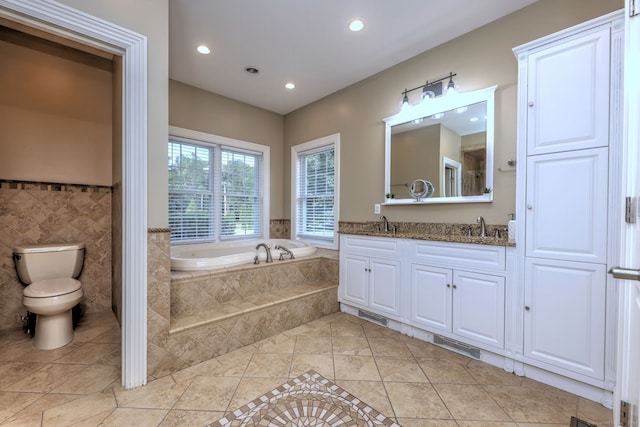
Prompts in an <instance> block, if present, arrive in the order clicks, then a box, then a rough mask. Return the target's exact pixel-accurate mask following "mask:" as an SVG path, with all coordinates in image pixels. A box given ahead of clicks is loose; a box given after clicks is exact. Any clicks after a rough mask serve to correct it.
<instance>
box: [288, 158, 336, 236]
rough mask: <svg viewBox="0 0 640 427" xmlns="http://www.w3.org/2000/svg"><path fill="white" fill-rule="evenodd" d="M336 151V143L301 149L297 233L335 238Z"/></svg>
mask: <svg viewBox="0 0 640 427" xmlns="http://www.w3.org/2000/svg"><path fill="white" fill-rule="evenodd" d="M334 155H335V150H334V148H333V146H324V147H319V148H316V149H314V150H309V151H305V152H301V153H300V154H299V157H298V162H297V168H296V183H297V189H296V218H297V221H296V234H297V235H298V236H299V237H303V238H308V239H310V240H316V239H321V240H333V237H334V190H335V161H334V160H335V159H334Z"/></svg>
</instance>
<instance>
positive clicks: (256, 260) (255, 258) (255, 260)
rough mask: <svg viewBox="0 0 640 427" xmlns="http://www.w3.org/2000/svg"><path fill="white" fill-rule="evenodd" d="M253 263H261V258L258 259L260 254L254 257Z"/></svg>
mask: <svg viewBox="0 0 640 427" xmlns="http://www.w3.org/2000/svg"><path fill="white" fill-rule="evenodd" d="M253 263H254V264H260V260H259V259H258V255H256V256H254V257H253Z"/></svg>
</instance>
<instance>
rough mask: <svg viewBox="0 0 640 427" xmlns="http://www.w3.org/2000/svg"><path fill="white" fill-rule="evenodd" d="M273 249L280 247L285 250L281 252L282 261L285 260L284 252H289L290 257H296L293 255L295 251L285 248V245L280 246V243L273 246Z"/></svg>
mask: <svg viewBox="0 0 640 427" xmlns="http://www.w3.org/2000/svg"><path fill="white" fill-rule="evenodd" d="M273 249H276V250H278V249H280V250H281V251H283V252H280V261H283V260H284V254H288V255H289V259H294V258H295V257H294V256H293V252H291V251H290V250H289V249H287V248H285V247H284V246H280V245H275V246H274V247H273Z"/></svg>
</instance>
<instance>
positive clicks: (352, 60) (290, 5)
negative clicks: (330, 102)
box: [169, 0, 536, 114]
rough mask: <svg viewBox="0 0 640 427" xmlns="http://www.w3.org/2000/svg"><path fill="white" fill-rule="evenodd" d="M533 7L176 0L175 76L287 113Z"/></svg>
mask: <svg viewBox="0 0 640 427" xmlns="http://www.w3.org/2000/svg"><path fill="white" fill-rule="evenodd" d="M535 1H536V0H482V1H470V0H447V1H434V0H399V1H390V0H320V1H314V0H170V1H169V21H170V22H169V31H170V33H169V76H170V78H172V79H174V80H178V81H180V82H183V83H186V84H189V85H192V86H196V87H198V88H201V89H204V90H207V91H210V92H214V93H217V94H220V95H223V96H226V97H229V98H232V99H235V100H238V101H242V102H245V103H247V104H251V105H254V106H257V107H260V108H264V109H266V110H269V111H273V112H275V113H278V114H287V113H289V112H291V111H294V110H296V109H298V108H300V107H303V106H305V105H307V104H310V103H312V102H313V101H316V100H318V99H320V98H323V97H325V96H327V95H330V94H332V93H334V92H336V91H338V90H340V89H342V88H345V87H347V86H349V85H351V84H353V83H356V82H358V81H360V80H363V79H365V78H367V77H369V76H371V75H373V74H376V73H378V72H380V71H382V70H385V69H387V68H389V67H391V66H393V65H395V64H398V63H400V62H402V61H405V60H407V59H409V58H411V57H414V56H416V55H418V54H420V53H422V52H425V51H427V50H429V49H431V48H433V47H435V46H438V45H440V44H442V43H444V42H446V41H448V40H451V39H454V38H456V37H458V36H460V35H462V34H465V33H467V32H469V31H471V30H473V29H475V28H478V27H481V26H483V25H485V24H487V23H489V22H491V21H494V20H496V19H498V18H500V17H502V16H505V15H508V14H510V13H512V12H514V11H516V10H518V9H520V8H522V7H524V6H527V5H529V4H531V3H534V2H535ZM399 6H402V7H399ZM355 18H358V19H361V20H363V21H364V24H365V27H364V29H363V30H362V31H360V32H351V31H349V29H348V25H349V22H350V21H351V20H353V19H355ZM199 44H206V45H207V46H208V47H209V48H210V49H211V54H209V55H201V54H198V53H197V52H196V46H197V45H199ZM247 66H252V67H256V68H258V69H259V71H260V72H259V73H258V74H249V73H247V72H246V71H245V68H246V67H247ZM434 77H435V76H434ZM287 82H293V83H295V85H296V88H295V89H293V90H288V89H285V87H284V85H285V83H287Z"/></svg>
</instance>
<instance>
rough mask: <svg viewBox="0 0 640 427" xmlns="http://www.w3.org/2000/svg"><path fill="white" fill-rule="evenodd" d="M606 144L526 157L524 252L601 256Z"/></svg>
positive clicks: (599, 258)
mask: <svg viewBox="0 0 640 427" xmlns="http://www.w3.org/2000/svg"><path fill="white" fill-rule="evenodd" d="M607 187H608V149H607V148H592V149H586V150H576V151H569V152H562V153H552V154H543V155H539V156H529V157H528V158H527V201H526V203H527V206H526V207H527V209H526V213H525V214H526V218H525V219H526V236H527V238H526V242H525V245H526V256H528V257H539V258H550V259H564V260H568V261H581V262H596V263H601V264H605V263H606V262H607V258H606V257H607V252H606V251H607V225H606V224H607Z"/></svg>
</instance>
